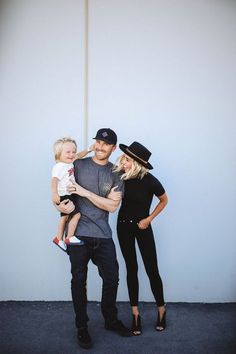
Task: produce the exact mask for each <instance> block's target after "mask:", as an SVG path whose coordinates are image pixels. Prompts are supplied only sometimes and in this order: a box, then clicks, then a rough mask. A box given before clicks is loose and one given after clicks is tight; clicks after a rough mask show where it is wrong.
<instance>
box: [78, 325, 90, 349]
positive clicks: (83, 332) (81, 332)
mask: <svg viewBox="0 0 236 354" xmlns="http://www.w3.org/2000/svg"><path fill="white" fill-rule="evenodd" d="M77 338H78V342H79V345H80V346H81V348H84V349H89V348H92V346H93V343H92V339H91V337H90V335H89V332H88V329H87V328H79V329H78V334H77Z"/></svg>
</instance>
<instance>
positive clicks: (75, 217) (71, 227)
mask: <svg viewBox="0 0 236 354" xmlns="http://www.w3.org/2000/svg"><path fill="white" fill-rule="evenodd" d="M79 219H80V213H77V214H75V215H73V216H72V218H71V219H70V221H69V224H68V232H67V236H66V238H70V237H72V236H74V234H75V230H76V227H77V224H78V222H79Z"/></svg>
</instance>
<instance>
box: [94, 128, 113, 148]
mask: <svg viewBox="0 0 236 354" xmlns="http://www.w3.org/2000/svg"><path fill="white" fill-rule="evenodd" d="M93 139H96V140H102V141H105V142H106V143H107V144H110V145H116V143H117V135H116V133H115V132H114V130H112V129H110V128H101V129H99V130H98V131H97V134H96V136H95V138H93Z"/></svg>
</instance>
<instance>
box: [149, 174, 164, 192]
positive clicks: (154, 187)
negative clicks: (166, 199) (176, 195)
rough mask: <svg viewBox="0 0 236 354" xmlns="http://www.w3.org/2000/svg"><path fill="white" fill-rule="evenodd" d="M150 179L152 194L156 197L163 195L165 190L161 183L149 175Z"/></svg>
mask: <svg viewBox="0 0 236 354" xmlns="http://www.w3.org/2000/svg"><path fill="white" fill-rule="evenodd" d="M150 177H151V181H150V182H151V188H152V191H153V193H154V194H155V195H156V196H157V197H160V196H161V195H162V194H164V193H165V189H164V187H163V185H162V184H161V182H160V181H159V180H158V179H157V178H156V177H154V176H153V175H151V174H150Z"/></svg>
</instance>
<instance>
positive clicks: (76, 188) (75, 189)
mask: <svg viewBox="0 0 236 354" xmlns="http://www.w3.org/2000/svg"><path fill="white" fill-rule="evenodd" d="M67 190H68V192H69V193H72V194H77V195H80V196H81V197H85V198H87V197H88V195H89V191H87V189H85V188H83V187H81V186H80V185H79V184H78V183H76V182H71V184H70V185H69V187H67Z"/></svg>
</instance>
